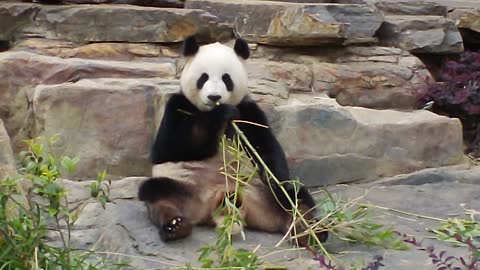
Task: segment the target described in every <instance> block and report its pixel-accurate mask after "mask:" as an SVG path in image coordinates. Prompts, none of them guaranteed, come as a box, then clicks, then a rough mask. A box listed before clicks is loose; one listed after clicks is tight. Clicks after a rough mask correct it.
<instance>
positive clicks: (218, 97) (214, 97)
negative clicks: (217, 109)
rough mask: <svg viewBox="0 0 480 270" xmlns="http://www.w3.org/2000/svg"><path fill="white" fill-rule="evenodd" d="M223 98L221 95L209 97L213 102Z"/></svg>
mask: <svg viewBox="0 0 480 270" xmlns="http://www.w3.org/2000/svg"><path fill="white" fill-rule="evenodd" d="M221 98H222V96H220V95H208V99H210V100H211V101H213V102H217V101H219V100H220V99H221Z"/></svg>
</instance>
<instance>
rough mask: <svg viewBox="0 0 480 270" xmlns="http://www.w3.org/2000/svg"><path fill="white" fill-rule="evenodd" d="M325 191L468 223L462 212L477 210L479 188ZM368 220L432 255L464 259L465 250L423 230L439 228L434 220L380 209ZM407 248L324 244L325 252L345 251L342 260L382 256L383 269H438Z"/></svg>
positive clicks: (436, 186)
mask: <svg viewBox="0 0 480 270" xmlns="http://www.w3.org/2000/svg"><path fill="white" fill-rule="evenodd" d="M327 189H328V191H329V192H331V193H332V194H334V195H333V196H337V197H340V198H343V199H344V200H352V199H356V198H358V199H359V203H366V204H367V205H373V206H380V207H385V208H387V209H388V208H390V209H395V210H399V211H404V212H407V213H412V214H420V215H423V216H427V217H434V218H440V219H445V220H446V219H453V218H461V219H467V220H468V219H469V217H468V216H466V215H465V209H478V208H479V207H480V203H479V202H480V201H479V200H478V199H477V197H478V192H480V186H479V185H470V184H459V183H446V182H436V183H432V184H425V185H420V186H415V185H396V186H382V185H381V184H376V185H372V186H370V185H368V186H363V185H351V186H349V185H339V186H335V187H330V188H327ZM439 191H441V192H439ZM452 214H453V216H452ZM372 217H373V220H375V221H374V222H375V223H382V224H386V225H387V226H388V225H391V226H393V230H394V231H398V232H400V233H405V234H407V235H409V236H414V237H415V238H416V239H417V240H418V241H421V242H422V245H424V246H425V247H428V246H433V247H434V248H435V253H436V254H439V253H440V252H441V251H446V252H445V254H448V256H456V257H458V256H460V257H463V258H467V257H468V254H469V253H468V250H467V249H466V248H463V247H462V248H459V247H457V246H454V245H452V244H450V243H447V242H445V241H439V240H436V239H435V236H434V235H433V234H432V233H429V232H427V231H426V229H427V228H436V227H438V226H441V225H442V224H441V223H440V222H438V221H435V220H431V219H428V218H420V217H417V216H413V215H404V214H400V213H398V212H395V211H389V210H382V209H377V210H374V212H373V213H372ZM409 247H410V250H404V251H400V250H391V249H386V250H385V249H382V248H379V247H367V246H363V245H358V244H353V245H349V244H346V243H344V242H341V241H338V242H335V241H332V242H331V245H330V246H328V245H327V249H329V250H330V251H331V252H345V251H346V250H348V251H349V252H346V253H347V254H348V255H346V256H345V257H342V260H343V261H350V262H352V261H358V260H365V261H367V262H368V261H370V260H371V258H372V257H373V256H375V255H382V256H383V258H384V260H383V261H382V264H384V265H385V267H384V268H385V269H392V270H402V269H419V270H434V269H438V267H437V266H435V265H433V263H432V260H431V258H429V256H428V253H427V252H425V251H420V250H416V249H415V248H414V247H413V246H409ZM382 268H383V267H382ZM380 269H381V268H380Z"/></svg>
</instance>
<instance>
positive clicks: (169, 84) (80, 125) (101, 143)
mask: <svg viewBox="0 0 480 270" xmlns="http://www.w3.org/2000/svg"><path fill="white" fill-rule="evenodd" d="M178 89H179V85H178V82H177V81H171V80H160V79H142V80H137V79H83V80H80V81H77V82H75V83H63V84H59V85H39V86H37V87H36V88H35V92H34V95H33V110H34V115H35V126H36V135H42V136H52V135H54V134H60V142H59V143H57V144H56V145H54V149H53V150H54V152H55V153H56V155H59V156H61V155H67V156H70V157H75V156H76V157H78V158H80V162H79V163H78V165H77V171H76V172H75V174H73V175H69V176H68V177H70V179H72V178H86V177H96V175H97V173H98V172H100V171H102V170H104V169H106V170H107V171H108V174H109V175H111V176H117V177H118V176H133V175H149V174H150V170H151V165H150V162H149V161H148V159H149V152H150V147H151V145H152V143H153V138H154V134H155V133H156V130H157V128H158V125H159V123H160V119H161V115H162V111H161V110H160V109H161V108H163V103H164V102H165V97H166V95H167V94H169V93H172V92H174V91H178Z"/></svg>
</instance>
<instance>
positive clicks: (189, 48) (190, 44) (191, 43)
mask: <svg viewBox="0 0 480 270" xmlns="http://www.w3.org/2000/svg"><path fill="white" fill-rule="evenodd" d="M198 49H199V46H198V44H197V39H195V37H194V36H189V37H187V38H186V39H185V41H183V55H184V56H194V55H195V54H197V52H198Z"/></svg>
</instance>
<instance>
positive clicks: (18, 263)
mask: <svg viewBox="0 0 480 270" xmlns="http://www.w3.org/2000/svg"><path fill="white" fill-rule="evenodd" d="M57 140H58V136H53V137H51V138H48V139H44V138H37V139H32V140H27V141H26V144H27V145H28V151H24V152H22V153H20V162H19V163H20V165H21V169H20V172H21V175H20V176H18V177H6V178H4V179H3V180H2V181H0V269H8V270H10V269H12V270H13V269H15V270H17V269H79V270H80V269H89V270H95V269H119V268H120V267H122V266H124V265H125V264H110V263H108V262H107V261H105V260H103V259H102V258H100V257H98V256H95V254H94V252H92V251H88V250H87V251H80V250H75V249H74V248H73V247H72V245H71V235H70V232H71V228H72V226H74V223H75V220H76V218H77V217H78V215H79V211H80V210H79V208H78V207H71V206H70V205H69V203H68V200H67V190H66V189H65V188H64V186H63V182H62V177H61V175H62V173H63V172H73V171H74V170H75V166H76V164H77V163H78V162H79V160H78V158H69V157H61V158H57V157H56V156H55V154H54V153H53V151H52V150H51V149H52V147H51V146H52V145H53V144H54V143H55V142H56V141H57ZM104 178H105V172H103V173H102V174H99V177H98V179H97V180H96V181H95V182H93V183H94V184H92V186H91V188H92V189H91V193H92V195H96V196H93V197H95V198H97V199H98V200H99V201H100V203H102V205H105V203H106V202H107V201H108V189H105V187H106V186H105V185H106V183H105V179H104ZM87 199H88V198H87ZM87 199H85V200H87ZM52 233H53V234H56V235H59V238H60V239H61V243H60V244H54V243H50V242H49V236H51V235H52Z"/></svg>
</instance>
